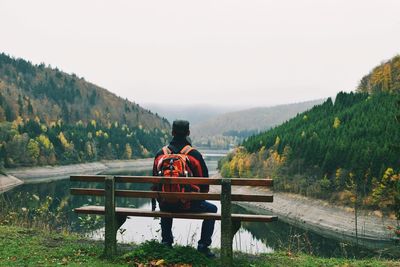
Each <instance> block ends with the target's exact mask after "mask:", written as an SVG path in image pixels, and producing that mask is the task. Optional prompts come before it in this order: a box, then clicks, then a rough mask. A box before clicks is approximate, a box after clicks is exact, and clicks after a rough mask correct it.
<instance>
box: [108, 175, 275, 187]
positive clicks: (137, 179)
mask: <svg viewBox="0 0 400 267" xmlns="http://www.w3.org/2000/svg"><path fill="white" fill-rule="evenodd" d="M230 180H231V184H232V185H239V186H272V185H273V180H272V179H253V178H232V179H230ZM221 181H222V179H221V178H204V177H190V178H186V177H180V178H171V177H159V176H115V182H116V183H153V184H158V183H160V184H208V185H220V184H221Z"/></svg>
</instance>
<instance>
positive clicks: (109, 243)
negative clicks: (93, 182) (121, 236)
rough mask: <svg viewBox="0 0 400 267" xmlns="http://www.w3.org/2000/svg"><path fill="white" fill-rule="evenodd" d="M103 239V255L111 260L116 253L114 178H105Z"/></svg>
mask: <svg viewBox="0 0 400 267" xmlns="http://www.w3.org/2000/svg"><path fill="white" fill-rule="evenodd" d="M104 186H105V189H106V190H105V205H104V206H105V209H104V213H105V218H104V220H105V234H104V235H105V237H104V239H105V240H104V255H105V256H106V257H108V258H112V257H114V256H115V255H116V253H117V229H116V228H117V216H116V214H115V195H114V191H115V184H114V177H112V176H109V177H106V178H105V184H104Z"/></svg>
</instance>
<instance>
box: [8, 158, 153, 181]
mask: <svg viewBox="0 0 400 267" xmlns="http://www.w3.org/2000/svg"><path fill="white" fill-rule="evenodd" d="M152 164H153V159H137V160H112V161H101V162H92V163H82V164H71V165H63V166H43V167H26V168H25V167H24V168H16V169H6V173H7V174H8V175H11V176H14V177H17V178H18V179H20V180H22V181H23V182H25V183H39V182H43V181H52V180H58V179H65V178H67V177H69V176H71V175H84V174H99V173H104V172H111V171H115V170H130V169H132V170H135V171H140V170H148V169H151V167H152Z"/></svg>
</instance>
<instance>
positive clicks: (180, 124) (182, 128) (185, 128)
mask: <svg viewBox="0 0 400 267" xmlns="http://www.w3.org/2000/svg"><path fill="white" fill-rule="evenodd" d="M172 131H173V132H175V134H177V135H187V134H188V133H189V122H188V121H185V120H175V121H174V122H173V123H172Z"/></svg>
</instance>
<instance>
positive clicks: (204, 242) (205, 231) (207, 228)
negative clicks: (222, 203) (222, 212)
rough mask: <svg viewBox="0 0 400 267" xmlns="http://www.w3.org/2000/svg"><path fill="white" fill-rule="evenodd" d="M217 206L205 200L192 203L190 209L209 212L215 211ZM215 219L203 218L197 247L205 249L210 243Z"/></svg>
mask: <svg viewBox="0 0 400 267" xmlns="http://www.w3.org/2000/svg"><path fill="white" fill-rule="evenodd" d="M217 210H218V208H217V206H215V205H214V204H212V203H210V202H207V201H204V200H203V201H200V202H198V203H196V204H195V205H193V207H192V208H191V211H193V212H210V213H216V212H217ZM214 225H215V220H204V221H203V224H202V227H201V237H200V240H199V243H198V248H199V249H202V248H204V249H207V248H208V246H210V245H211V237H212V235H213V233H214Z"/></svg>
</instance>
